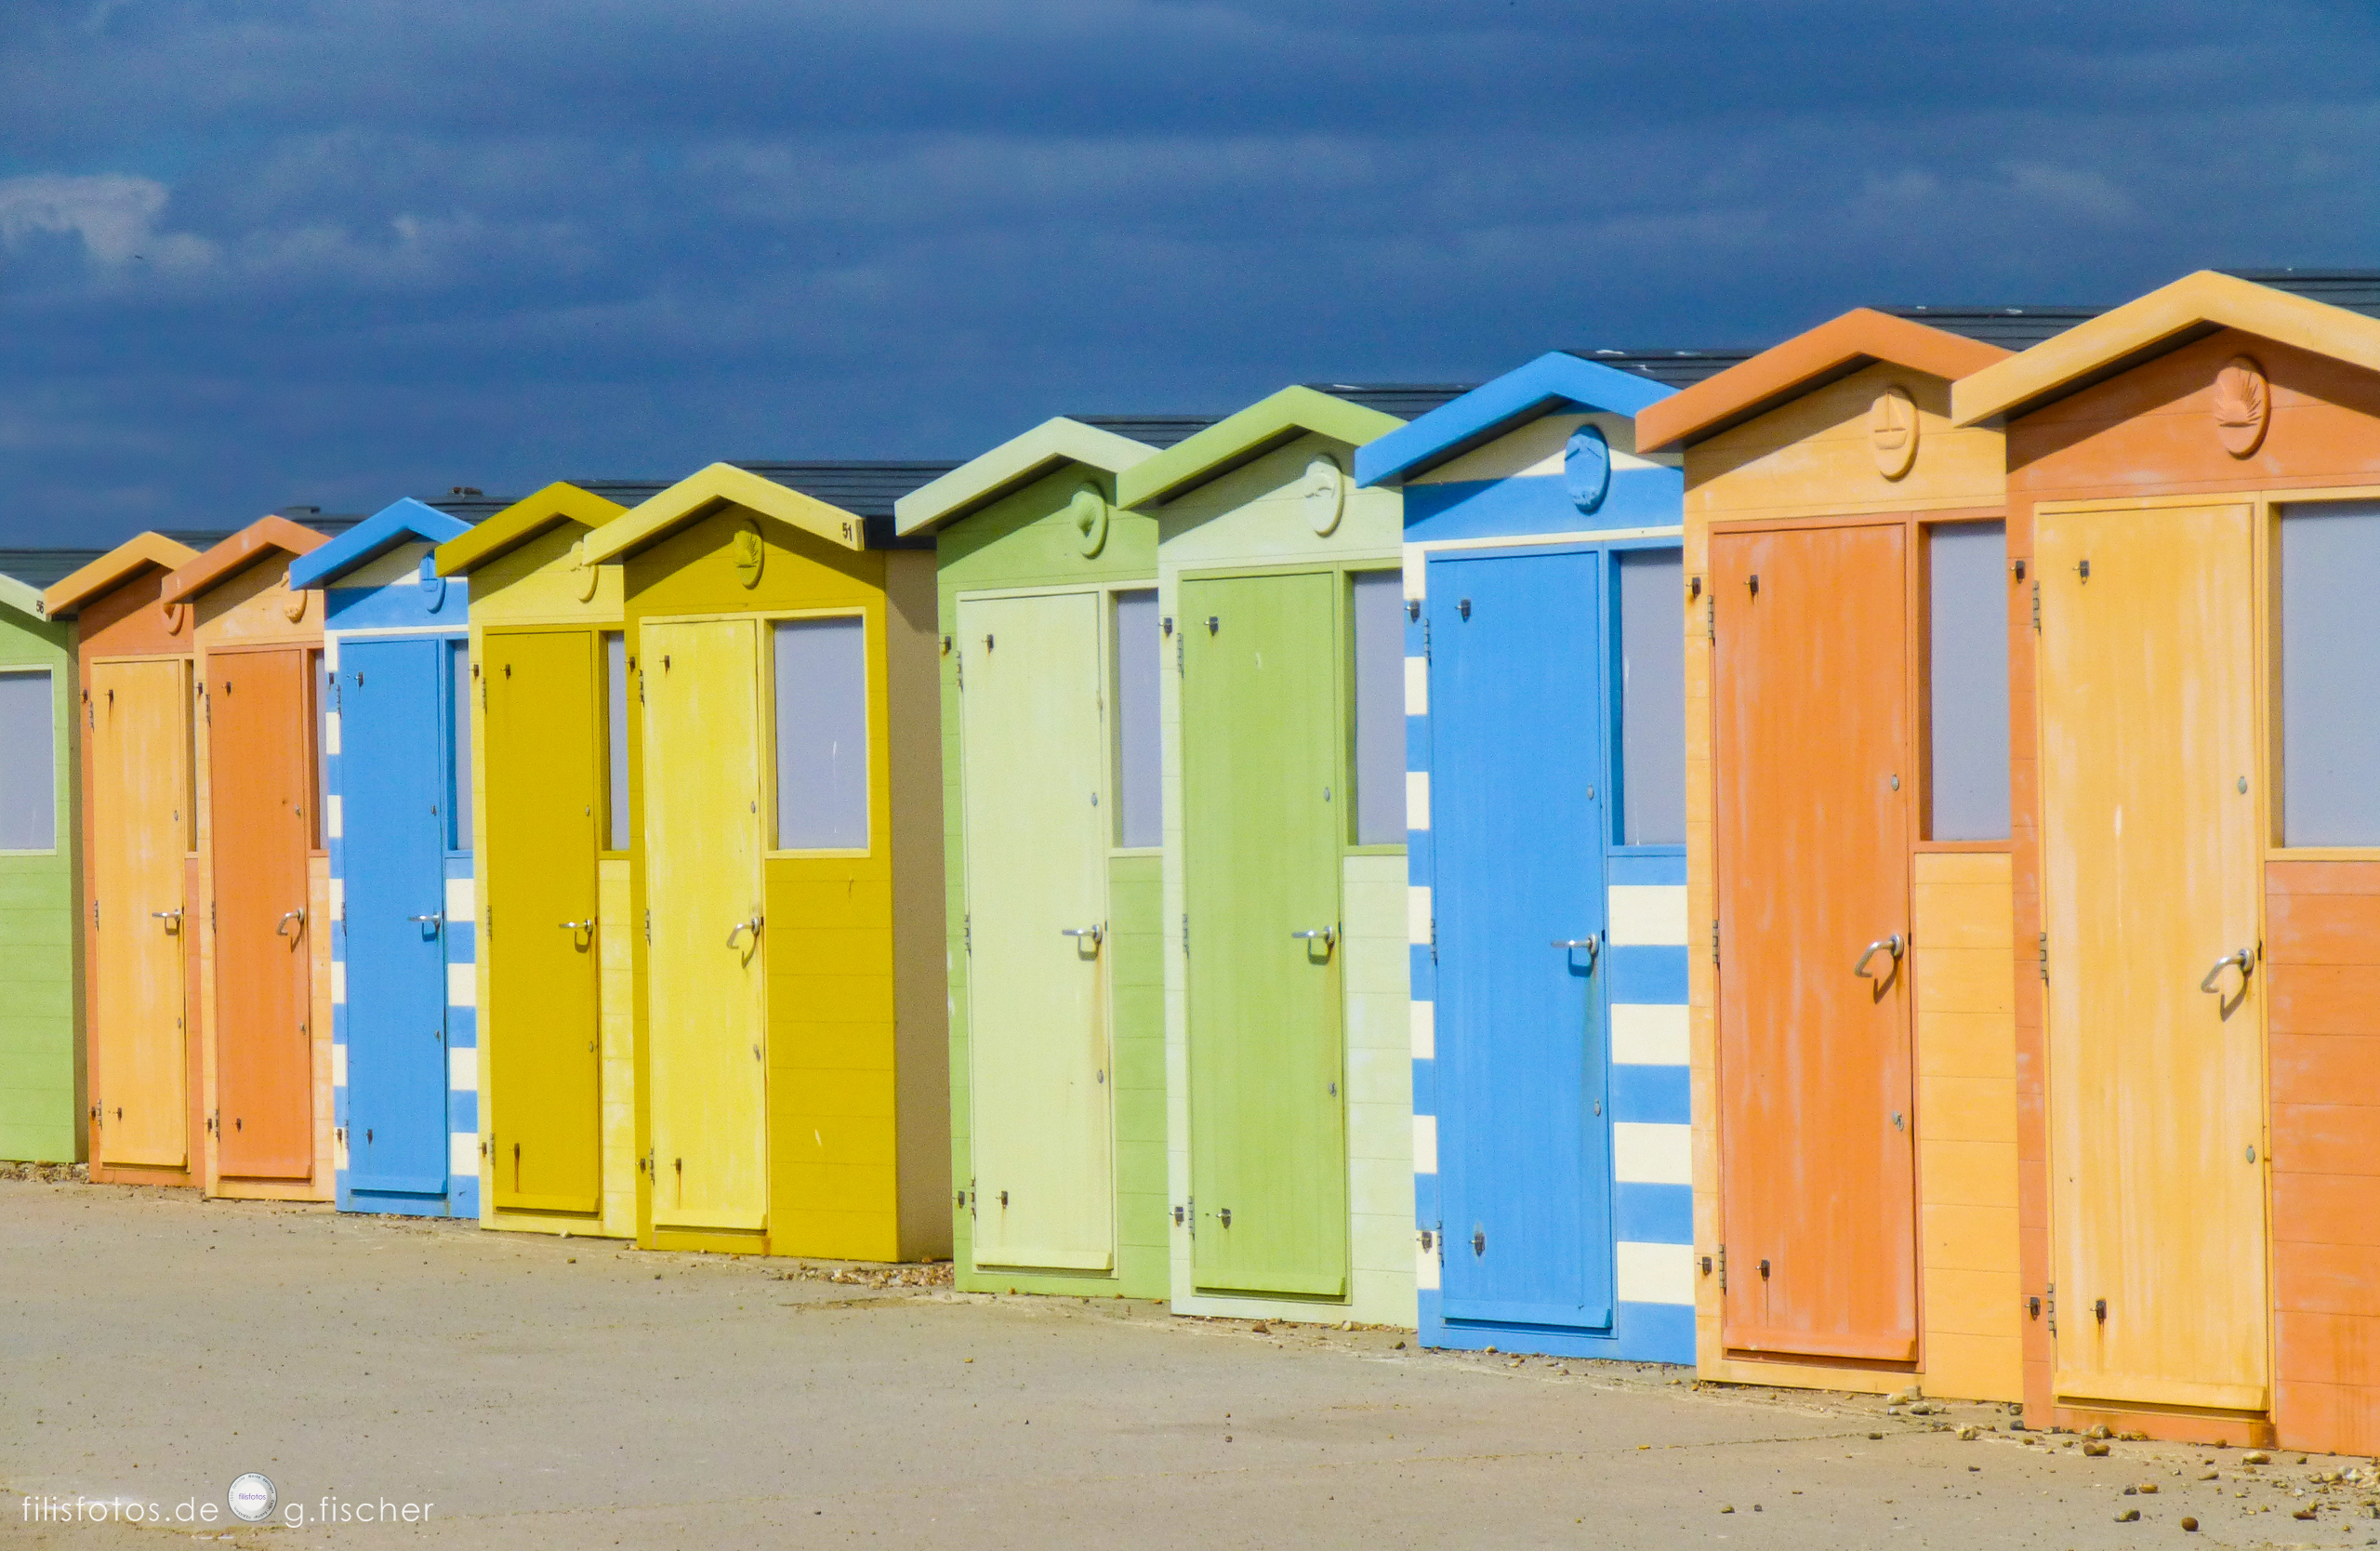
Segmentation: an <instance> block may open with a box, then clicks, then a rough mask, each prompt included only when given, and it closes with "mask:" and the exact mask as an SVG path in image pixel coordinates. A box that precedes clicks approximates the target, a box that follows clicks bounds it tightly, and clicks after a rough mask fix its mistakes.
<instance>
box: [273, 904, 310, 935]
mask: <svg viewBox="0 0 2380 1551" xmlns="http://www.w3.org/2000/svg"><path fill="white" fill-rule="evenodd" d="M291 921H296V922H297V923H298V925H299V926H301V927H302V926H304V925H305V924H306V912H305V911H303V910H284V911H282V912H281V919H280V920H279V921H275V922H274V923H273V927H272V935H274V936H276V937H294V936H296V935H298V934H297V933H295V932H292V931H290V930H289V923H290V922H291Z"/></svg>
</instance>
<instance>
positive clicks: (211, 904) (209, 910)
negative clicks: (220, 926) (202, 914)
mask: <svg viewBox="0 0 2380 1551" xmlns="http://www.w3.org/2000/svg"><path fill="white" fill-rule="evenodd" d="M206 929H207V930H208V931H209V932H212V931H214V930H215V901H213V900H211V899H210V900H208V901H207V902H206Z"/></svg>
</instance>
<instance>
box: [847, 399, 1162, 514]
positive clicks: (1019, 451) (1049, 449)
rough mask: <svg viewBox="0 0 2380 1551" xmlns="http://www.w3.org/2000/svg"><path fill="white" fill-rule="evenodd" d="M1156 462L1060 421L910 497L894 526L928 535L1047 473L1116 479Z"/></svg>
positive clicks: (1136, 447)
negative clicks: (1080, 468)
mask: <svg viewBox="0 0 2380 1551" xmlns="http://www.w3.org/2000/svg"><path fill="white" fill-rule="evenodd" d="M1156 456H1157V448H1155V447H1153V446H1151V445H1149V444H1147V443H1145V442H1140V441H1135V440H1134V439H1133V438H1131V437H1130V436H1124V435H1119V434H1117V432H1115V431H1109V430H1106V429H1104V428H1102V427H1099V426H1095V425H1089V424H1086V423H1084V422H1083V421H1081V420H1078V419H1073V418H1069V417H1066V416H1064V415H1061V416H1059V417H1058V418H1055V419H1051V420H1044V421H1042V422H1041V423H1040V424H1039V425H1038V426H1035V427H1034V428H1033V429H1032V430H1031V431H1026V432H1025V434H1024V435H1022V436H1012V437H1011V438H1010V439H1009V440H1007V441H1005V442H1003V443H1001V444H999V445H998V446H997V447H994V448H992V449H991V451H989V452H986V453H984V454H982V455H981V456H979V457H972V458H970V459H969V460H968V461H966V462H964V463H961V464H960V465H959V467H958V468H956V469H953V470H951V471H950V472H948V473H946V474H945V475H943V476H942V477H941V478H940V479H936V480H931V481H928V482H927V483H926V484H921V485H919V486H918V487H917V488H916V489H915V490H912V491H910V492H909V493H908V494H907V495H906V496H904V497H901V498H900V499H899V500H897V501H895V502H893V523H894V525H895V526H896V527H898V529H899V530H900V531H901V532H902V533H903V534H912V533H933V532H936V531H938V530H940V529H941V528H943V527H944V526H945V525H947V524H951V523H954V522H957V521H958V520H959V518H961V517H964V516H966V515H967V514H968V513H969V512H972V511H979V510H982V509H983V508H985V507H986V506H989V505H990V504H991V503H992V502H994V501H996V500H998V499H999V498H1000V497H1002V496H1005V495H1007V494H1008V493H1009V492H1011V491H1012V490H1016V489H1019V488H1021V487H1023V486H1024V485H1026V484H1031V483H1032V482H1033V481H1035V480H1037V479H1039V478H1040V477H1041V476H1042V475H1043V474H1046V473H1048V472H1049V471H1051V470H1052V469H1059V468H1064V466H1066V465H1067V464H1070V463H1078V464H1082V465H1084V466H1086V467H1088V468H1092V469H1098V470H1101V471H1104V472H1107V473H1111V474H1119V473H1122V472H1123V471H1125V470H1127V469H1130V468H1131V467H1132V466H1133V465H1134V464H1137V463H1143V462H1145V461H1147V460H1148V459H1149V458H1152V457H1156Z"/></svg>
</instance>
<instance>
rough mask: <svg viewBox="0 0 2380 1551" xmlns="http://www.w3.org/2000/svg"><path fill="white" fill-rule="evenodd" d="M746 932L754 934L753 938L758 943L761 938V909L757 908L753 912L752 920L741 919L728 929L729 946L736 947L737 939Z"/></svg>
mask: <svg viewBox="0 0 2380 1551" xmlns="http://www.w3.org/2000/svg"><path fill="white" fill-rule="evenodd" d="M746 932H749V933H751V934H752V940H753V941H754V942H756V943H757V942H759V941H760V912H759V911H757V910H756V911H754V912H753V913H752V919H751V920H750V921H737V922H736V923H735V924H734V925H733V926H731V927H729V928H728V929H727V946H728V947H730V948H734V946H735V939H736V938H737V937H738V936H740V935H742V934H744V933H746Z"/></svg>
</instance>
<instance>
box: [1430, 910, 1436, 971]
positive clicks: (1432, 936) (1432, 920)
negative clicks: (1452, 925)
mask: <svg viewBox="0 0 2380 1551" xmlns="http://www.w3.org/2000/svg"><path fill="white" fill-rule="evenodd" d="M1437 961H1438V918H1437V917H1435V916H1432V917H1431V918H1430V962H1432V963H1434V964H1435V963H1436V962H1437Z"/></svg>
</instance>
